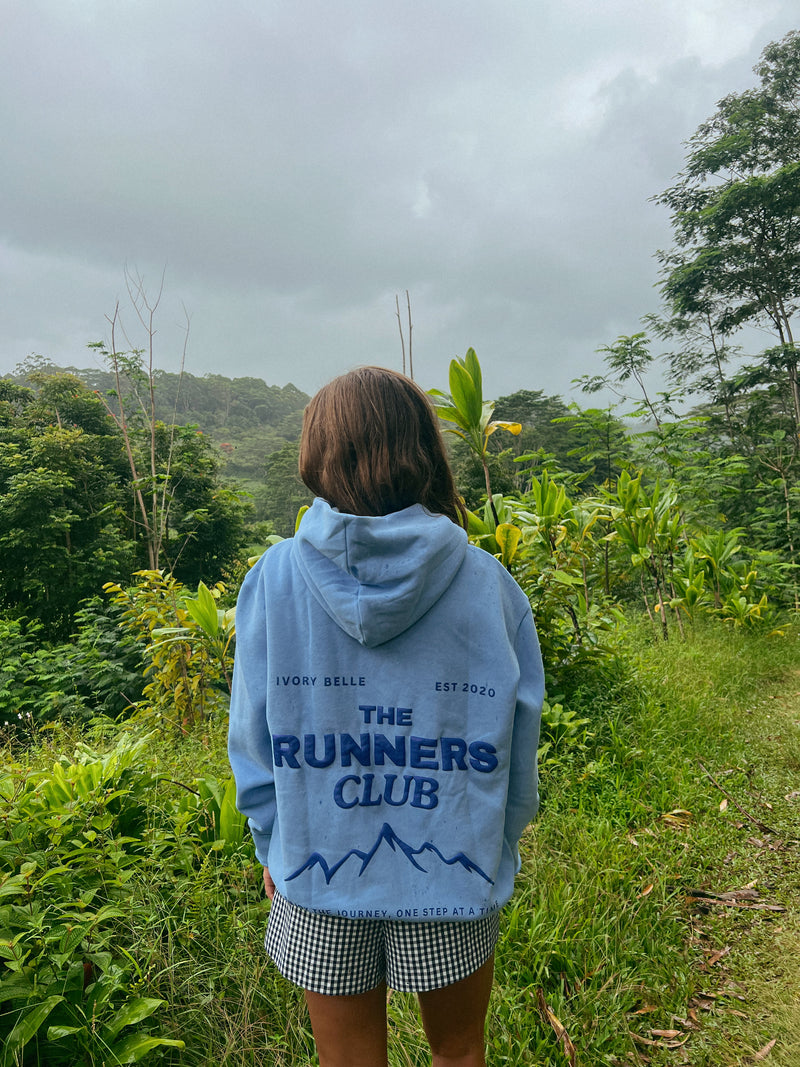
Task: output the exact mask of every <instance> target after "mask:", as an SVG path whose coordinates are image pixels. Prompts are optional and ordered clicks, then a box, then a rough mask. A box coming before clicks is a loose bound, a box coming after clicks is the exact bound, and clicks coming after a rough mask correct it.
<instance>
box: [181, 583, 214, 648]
mask: <svg viewBox="0 0 800 1067" xmlns="http://www.w3.org/2000/svg"><path fill="white" fill-rule="evenodd" d="M183 602H184V604H185V605H186V610H187V611H188V612H189V614H190V615H191V616H192V618H193V619H194V621H195V622H196V623H197V625H198V626H199V627H200V628H201V630H202V631H203V633H205V634H207V635H208V637H216V636H217V634H218V633H219V614H218V611H217V602H216V600H215V599H214V596H213V594H212V593H211V590H210V589H209V588H208V586H207V585H206V584H205V582H200V584H199V585H198V587H197V598H196V599H192V597H184V598H183Z"/></svg>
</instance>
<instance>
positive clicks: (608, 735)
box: [25, 624, 800, 1067]
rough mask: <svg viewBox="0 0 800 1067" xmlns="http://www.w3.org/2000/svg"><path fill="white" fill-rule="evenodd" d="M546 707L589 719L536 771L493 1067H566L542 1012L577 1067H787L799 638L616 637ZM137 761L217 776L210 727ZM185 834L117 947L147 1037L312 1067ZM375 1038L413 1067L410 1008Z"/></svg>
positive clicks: (229, 872) (249, 885) (156, 872)
mask: <svg viewBox="0 0 800 1067" xmlns="http://www.w3.org/2000/svg"><path fill="white" fill-rule="evenodd" d="M562 699H563V703H564V705H565V707H566V708H568V709H569V710H573V711H575V713H576V716H577V717H579V718H586V719H588V720H589V722H588V724H587V725H586V726H585V727H583V729H582V733H581V734H579V735H578V736H577V738H576V739H573V740H572V741H566V742H563V743H562V747H561V748H559V747H558V746H556V747H555V750H551V751H550V753H549V754H548V755H549V757H552V758H550V759H549V760H548V763H547V764H546V766H545V767H544V769H543V775H542V809H541V813H540V817H539V819H538V820H537V822H536V824H535V825H534V826H533V827H531V828H529V830H528V831H527V832H526V835H525V838H524V841H523V849H522V851H523V869H522V872H521V874H520V876H519V878H518V882H517V892H516V894H515V896H514V899H513V901H512V902H511V904H510V905H509V906H508V907H507V908H506V909H505V911H504V914H503V918H502V935H501V942H500V945H499V947H498V951H497V957H496V982H495V988H494V992H493V996H492V1002H491V1006H490V1013H489V1025H488V1028H487V1041H488V1048H489V1060H488V1062H489V1063H490V1064H491V1065H492V1067H500V1065H509V1067H511V1065H514V1067H515V1065H523V1064H549V1065H553V1067H558V1065H564V1064H567V1063H568V1060H567V1058H566V1057H565V1056H564V1054H563V1051H562V1049H561V1046H560V1044H559V1041H558V1039H557V1037H556V1035H555V1033H554V1030H553V1027H552V1025H550V1023H549V1022H546V1021H545V1020H543V1018H542V1017H541V1015H540V1013H539V1010H538V1008H537V1004H538V1003H539V1002H540V999H541V998H542V997H543V998H544V1000H545V1001H546V1003H547V1004H548V1005H549V1007H550V1010H551V1012H552V1013H553V1014H554V1015H555V1016H556V1017H557V1018H558V1019H559V1020H560V1021H561V1023H562V1024H563V1026H564V1027H565V1028H566V1031H567V1033H568V1035H569V1037H570V1039H571V1041H572V1042H573V1044H574V1046H575V1049H576V1055H577V1063H578V1064H580V1065H582V1067H604V1065H616V1064H619V1065H622V1064H626V1065H627V1064H631V1063H637V1062H643V1063H650V1064H653V1065H659V1064H681V1063H684V1064H691V1065H692V1067H727V1065H728V1064H730V1065H734V1064H737V1065H738V1064H740V1063H744V1062H747V1061H746V1058H745V1057H747V1056H748V1055H752V1054H753V1053H755V1052H756V1051H757V1050H758V1049H760V1048H762V1047H764V1046H765V1045H766V1044H767V1043H768V1042H769V1041H771V1040H772V1039H773V1038H775V1039H777V1040H776V1044H775V1046H774V1047H773V1048H772V1050H771V1052H770V1055H769V1059H768V1062H769V1063H770V1064H773V1065H775V1067H792V1065H794V1067H796V1064H797V1063H800V1007H799V1005H800V981H799V980H798V968H797V965H796V961H797V958H798V951H800V920H798V916H797V901H798V899H800V865H799V864H798V848H799V847H800V843H798V838H800V797H796V798H792V799H786V797H787V795H790V794H791V793H792V792H793V791H794V790H797V789H800V641H798V639H797V635H796V634H794V633H789V634H787V636H785V637H783V638H781V637H772V638H767V637H762V636H757V635H754V634H745V633H738V632H733V631H731V630H728V629H725V628H723V627H721V626H719V625H716V626H713V625H710V624H708V625H706V626H704V627H702V628H698V629H697V630H695V631H693V632H691V633H690V634H689V635H688V638H687V640H686V642H678V641H675V642H671V643H670V644H668V645H664V644H663V643H661V642H660V641H658V640H656V639H654V637H653V635H652V634H651V633H650V631H648V630H646V629H638V628H635V627H634V628H632V629H631V630H630V631H629V632H628V633H627V635H626V636H625V637H623V638H622V639H621V644H620V647H619V649H618V651H617V653H616V654H615V656H614V657H611V658H607V659H604V660H598V661H597V662H596V663H595V664H594V665H593V666H591V667H588V666H583V667H581V668H580V669H577V668H576V669H575V670H574V671H573V672H572V674H571V675H569V676H568V677H567V679H566V681H565V682H564V695H563V698H562ZM131 728H133V729H135V727H131ZM66 740H67V739H66V738H65V736H62V737H61V738H59V739H55V738H51V740H50V742H49V743H48V744H46V745H45V747H44V748H43V750H42V753H41V756H37V754H36V753H35V752H32V753H31V754H30V757H29V759H30V762H31V763H32V764H35V763H36V762H37V761H39V760H40V765H47V763H48V761H49V762H52V759H53V755H54V751H55V750H56V749H57V748H58V745H59V744H64V743H66ZM150 751H151V761H152V763H151V766H149V768H147V769H148V770H149V771H151V772H153V771H155V772H158V773H160V774H161V775H163V776H164V777H165V778H169V779H173V780H174V781H176V782H177V781H182V782H184V783H186V782H188V781H190V780H191V778H192V776H219V777H224V776H225V775H226V774H227V773H228V772H227V765H226V760H225V749H224V723H222V722H220V723H218V724H216V725H213V724H209V725H207V727H206V728H205V729H204V730H199V731H198V732H197V733H196V735H195V736H193V737H190V738H186V739H184V740H182V741H181V743H180V744H177V745H176V744H175V743H174V741H172V740H170V739H167V738H165V739H161V740H159V739H158V738H157V737H154V738H153V739H152V741H151V742H150ZM710 776H712V777H713V778H714V779H715V780H716V782H717V784H716V785H715V784H714V782H712V781H711V777H710ZM720 787H721V788H720ZM723 789H724V790H725V792H726V793H727V794H729V797H727V798H726V797H725V795H724V794H723V792H722V790H723ZM180 790H181V787H180V786H177V785H170V783H162V784H161V785H160V786H159V787H158V789H157V791H156V793H155V795H153V796H151V797H150V798H149V803H150V805H151V810H152V813H153V814H152V816H151V817H152V821H153V826H154V828H156V830H158V833H162V834H163V833H164V832H165V831H163V827H164V826H165V825H166V820H165V818H161V817H160V816H159V806H160V805H163V806H164V810H165V811H166V810H167V808H168V806H169V802H170V799H171V798H172V796H173V792H172V791H177V793H180ZM725 800H727V804H725V805H723V808H724V810H721V807H720V805H721V804H722V802H723V801H725ZM737 804H738V805H740V807H741V808H743V809H744V811H745V812H747V815H745V814H743V813H742V811H740V810H739V809H738V808H737V806H736V805H737ZM170 810H173V809H170ZM684 813H685V814H684ZM748 816H749V817H748ZM751 819H755V820H758V821H760V822H761V823H763V824H766V825H768V826H769V827H770V828H771V829H772V830H773V831H774V832H767V831H766V830H764V829H763V827H759V826H757V825H756V824H755V823H754V822H752V821H751ZM159 828H160V829H159ZM154 832H155V831H154ZM186 832H187V837H186V840H185V841H183V840H182V839H181V836H180V835H181V831H180V827H179V828H178V830H177V832H176V833H174V834H173V831H170V834H171V835H172V836H168V837H161V838H159V837H158V833H156V834H155V836H154V838H153V842H152V844H151V848H150V851H149V852H147V853H146V854H144V855H143V857H142V862H141V863H140V864H139V865H138V867H137V868H136V876H135V878H134V879H133V880H132V881H131V883H130V896H129V904H128V907H127V908H126V913H125V916H124V918H123V919H121V920H120V922H119V928H118V933H117V938H118V942H119V944H120V945H121V946H122V947H124V949H125V951H126V952H127V953H129V954H130V957H131V958H132V959H133V960H134V961H135V968H134V970H133V972H132V973H133V990H132V992H133V993H135V994H136V995H137V996H146V997H160V998H163V999H164V1001H165V1002H166V1003H165V1004H164V1005H163V1006H162V1007H161V1008H160V1009H159V1011H158V1013H157V1015H154V1016H153V1020H152V1023H153V1026H154V1027H155V1028H157V1032H158V1033H160V1034H163V1035H165V1036H168V1037H171V1038H180V1039H182V1040H184V1041H185V1042H186V1048H185V1050H184V1051H183V1052H177V1051H174V1050H172V1049H165V1050H163V1051H160V1052H157V1053H154V1054H153V1055H154V1057H155V1058H156V1059H157V1058H158V1057H159V1056H161V1057H162V1058H161V1059H160V1060H158V1062H164V1063H172V1064H181V1065H186V1067H189V1065H191V1067H212V1065H217V1064H221V1063H224V1064H226V1065H230V1067H245V1065H247V1067H251V1065H252V1067H255V1065H256V1064H259V1065H261V1064H269V1065H271V1067H272V1065H274V1067H298V1065H306V1064H310V1063H314V1062H315V1060H314V1053H313V1041H312V1039H311V1034H310V1030H309V1025H308V1020H307V1017H306V1014H305V1010H304V1007H303V1002H302V995H301V994H300V993H299V991H297V990H295V989H294V988H293V987H291V986H290V985H289V984H288V983H287V982H285V981H284V980H283V979H281V978H280V977H279V976H278V975H277V974H276V972H275V971H274V968H272V966H271V965H270V964H269V962H268V961H267V960H266V959H265V957H264V954H263V949H262V942H263V932H264V924H265V921H266V907H265V904H264V901H263V894H262V891H261V888H260V884H259V883H260V868H257V867H256V866H255V865H254V861H253V857H252V854H251V852H250V850H249V848H248V847H247V846H244V847H243V848H242V849H241V850H239V851H234V852H230V851H229V850H228V851H215V850H213V849H211V850H209V849H208V848H206V849H200V848H199V847H198V846H197V845H196V843H195V842H194V839H193V838H190V837H189V836H188V835H189V830H188V829H187V831H186ZM173 840H174V842H177V844H173ZM752 884H754V885H755V888H756V889H757V891H758V892H759V894H760V899H759V901H758V902H757V903H762V902H764V903H768V904H775V905H783V906H785V907H786V909H787V910H786V911H785V912H770V911H765V910H757V909H754V908H752V907H749V908H746V907H742V908H732V907H724V906H718V905H710V906H709V907H707V908H706V910H701V909H700V906H699V905H697V904H696V903H692V902H690V901H689V900H688V897H689V896H691V893H690V890H704V891H706V892H709V893H722V892H728V891H731V890H736V889H742V888H743V887H745V886H748V885H752ZM723 950H727V951H725V953H724V955H721V956H719V955H718V954H719V953H720V952H722V951H723ZM701 994H705V995H706V996H705V999H698V998H699V997H700V995H701ZM712 994H713V996H712ZM389 1019H390V1062H391V1064H392V1065H393V1067H419V1065H422V1064H427V1063H428V1062H429V1055H428V1053H427V1046H426V1044H425V1041H424V1038H423V1036H422V1032H421V1028H420V1025H419V1021H418V1017H417V1012H416V1008H415V1004H414V998H413V997H412V996H410V995H407V994H392V996H391V998H390V1001H389ZM654 1030H661V1031H669V1030H677V1031H678V1032H679V1035H680V1037H679V1038H678V1040H680V1039H682V1038H683V1037H685V1036H686V1037H688V1040H687V1041H686V1043H685V1045H684V1046H683V1047H682V1048H677V1049H675V1048H673V1049H668V1048H660V1047H658V1045H652V1044H651V1045H644V1044H640V1043H637V1041H636V1040H635V1039H634V1037H633V1036H632V1035H634V1034H635V1035H638V1036H639V1038H640V1039H643V1040H649V1041H658V1042H663V1040H664V1039H662V1038H656V1037H654V1036H653V1033H652V1032H653V1031H654ZM645 1057H646V1058H645ZM36 1062H37V1061H36V1059H35V1058H31V1057H28V1058H26V1060H25V1063H26V1064H27V1063H36ZM75 1062H76V1064H77V1063H79V1062H81V1063H83V1062H86V1060H85V1059H76V1060H75Z"/></svg>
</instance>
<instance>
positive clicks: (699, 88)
mask: <svg viewBox="0 0 800 1067" xmlns="http://www.w3.org/2000/svg"><path fill="white" fill-rule="evenodd" d="M798 27H800V0H599V2H598V0H549V2H543V0H404V2H402V3H398V2H394V3H386V2H383V0H350V2H337V0H226V2H225V3H220V2H219V0H215V2H213V3H211V2H208V0H114V2H112V0H49V2H48V0H0V121H1V122H2V148H0V219H1V221H0V285H2V291H1V292H0V373H5V372H8V371H10V370H11V369H12V368H13V367H14V366H15V365H16V364H17V363H18V362H20V361H21V360H23V359H24V358H25V357H26V356H28V355H29V354H31V353H39V354H42V355H45V356H47V357H49V358H51V359H52V360H53V361H54V362H57V363H61V364H73V365H77V366H88V365H91V364H92V361H93V359H94V356H93V355H91V354H90V353H89V352H88V351H87V349H86V344H87V343H88V342H90V341H94V340H99V339H103V338H105V337H106V336H107V335H108V328H107V326H108V324H107V322H106V318H105V317H106V315H109V314H110V313H111V312H112V311H113V309H114V306H115V303H116V301H117V300H119V301H120V305H121V308H122V314H123V320H124V321H125V322H126V323H128V324H129V328H130V339H131V342H132V343H134V344H139V343H141V335H139V334H136V333H135V331H134V330H133V326H134V324H135V320H134V316H133V314H132V312H131V311H130V307H129V301H128V296H127V293H126V286H125V271H126V266H127V269H128V270H129V271H132V272H138V274H140V275H141V276H142V277H143V278H144V281H145V284H146V287H147V289H148V291H149V292H150V294H151V295H152V296H154V295H155V293H156V291H157V290H158V286H159V283H160V278H161V275H162V272H163V271H164V270H166V276H165V284H164V295H163V299H162V303H161V307H160V309H159V314H158V319H157V328H158V334H157V337H156V349H157V360H158V363H159V365H160V366H162V367H164V368H166V369H175V368H176V366H177V363H178V360H179V357H180V351H181V347H182V343H181V331H180V328H179V327H180V323H181V321H182V317H183V311H182V308H183V307H185V308H186V310H187V312H188V314H189V316H190V319H191V328H190V336H189V346H188V358H187V369H188V370H189V371H191V372H192V373H193V374H198V375H201V374H205V373H209V372H210V373H220V374H225V375H228V376H231V377H233V376H242V375H252V376H257V377H261V378H264V379H266V380H267V381H268V382H269V383H270V384H278V385H284V384H286V383H287V382H290V381H291V382H293V383H294V384H295V385H297V386H299V387H300V388H301V389H304V390H305V391H306V392H313V391H314V390H315V389H316V388H318V387H319V386H320V385H321V384H322V383H323V382H325V381H326V380H327V379H328V378H330V377H332V376H333V375H335V374H338V373H341V372H342V371H344V370H347V369H348V368H349V367H351V366H354V365H357V364H359V363H381V364H384V365H387V366H394V367H396V368H398V369H399V368H400V362H401V353H400V338H399V333H398V328H397V319H396V317H395V294H397V293H399V294H401V298H402V299H403V302H404V300H405V296H404V294H405V290H409V292H410V294H411V304H412V313H413V323H414V332H413V355H414V370H415V377H416V378H417V379H418V381H419V382H420V384H422V385H423V386H424V387H425V388H428V387H430V386H434V385H436V386H440V387H445V386H446V375H447V365H448V363H449V360H450V359H451V358H452V357H453V356H455V355H463V354H464V352H465V351H466V349H467V348H468V347H469V346H470V345H472V346H473V347H474V348H475V349H476V351H477V353H478V356H479V358H480V360H481V362H482V364H483V368H484V379H485V382H486V392H487V395H494V396H497V395H500V394H502V393H508V392H512V391H514V390H516V389H523V388H524V389H544V390H545V391H546V392H548V393H559V394H561V395H564V396H566V397H568V398H576V394H574V393H572V394H571V393H570V391H569V390H570V381H571V379H572V378H574V377H576V376H577V375H579V374H583V373H587V372H592V371H595V370H597V369H599V368H598V364H599V358H600V357H598V356H596V355H594V352H595V349H597V348H598V347H599V346H600V345H602V344H607V343H609V342H611V341H613V340H614V339H615V338H616V336H617V335H618V334H620V333H633V332H635V331H636V330H637V329H639V328H640V319H641V316H642V315H644V314H645V313H647V312H648V311H654V310H656V309H657V307H658V294H657V292H656V290H655V289H654V288H653V285H654V283H655V282H656V280H657V264H656V263H655V261H654V259H653V253H654V252H655V250H656V249H657V248H659V247H662V248H663V247H667V246H669V244H670V243H671V239H670V229H669V225H668V219H667V216H666V213H665V211H664V210H663V209H662V208H660V207H658V206H656V205H654V204H652V203H649V202H648V198H650V197H652V196H653V195H654V194H656V193H659V192H660V191H662V190H663V189H664V188H666V187H667V186H668V185H669V184H670V183H671V181H672V179H673V177H674V175H675V174H676V173H677V172H678V171H679V170H680V168H681V165H682V160H683V154H684V149H683V147H682V142H683V141H685V140H686V139H687V138H688V137H689V136H690V135H691V134H692V132H693V131H694V129H695V128H696V126H697V125H698V123H699V122H701V121H702V120H703V119H704V118H706V117H707V116H708V115H710V114H711V113H712V112H713V111H714V107H715V104H716V101H717V100H718V99H719V98H720V97H722V96H723V95H725V94H726V93H728V92H730V91H734V90H741V89H744V88H746V87H748V86H750V85H754V84H755V83H756V81H757V79H756V76H755V75H754V74H753V73H752V66H753V64H754V63H755V62H756V61H757V59H758V56H759V54H760V52H761V50H762V49H763V47H764V46H765V45H766V44H767V43H768V42H770V41H772V40H777V39H778V38H780V37H782V36H783V35H784V34H785V33H786V32H788V31H789V30H791V29H796V28H798ZM403 311H404V316H405V308H403Z"/></svg>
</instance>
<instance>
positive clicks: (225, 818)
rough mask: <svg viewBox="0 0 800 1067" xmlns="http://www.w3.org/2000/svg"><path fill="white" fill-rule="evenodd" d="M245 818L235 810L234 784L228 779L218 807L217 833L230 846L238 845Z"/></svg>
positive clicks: (242, 833) (241, 836)
mask: <svg viewBox="0 0 800 1067" xmlns="http://www.w3.org/2000/svg"><path fill="white" fill-rule="evenodd" d="M245 821H246V820H245V816H244V815H242V814H240V812H239V811H237V809H236V782H235V781H234V779H233V777H231V778H229V779H228V781H227V784H226V786H225V791H224V793H223V794H222V803H221V804H220V806H219V832H220V835H221V836H222V837H223V838H224V839H225V840H226V841H228V842H230V844H232V845H238V844H239V842H240V841H241V840H242V838H243V837H244V825H245Z"/></svg>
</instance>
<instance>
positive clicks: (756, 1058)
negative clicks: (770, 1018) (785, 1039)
mask: <svg viewBox="0 0 800 1067" xmlns="http://www.w3.org/2000/svg"><path fill="white" fill-rule="evenodd" d="M777 1041H778V1039H777V1037H773V1039H772V1040H771V1041H768V1042H767V1043H766V1045H764V1047H763V1048H760V1049H759V1050H758V1052H754V1053H753V1055H752V1056H746V1057H745V1058H744V1059H743V1060H742V1063H759V1062H760V1061H761V1060H765V1059H766V1058H767V1056H769V1054H770V1052H771V1051H772V1049H773V1048H774V1047H775V1045H776V1044H777Z"/></svg>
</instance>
